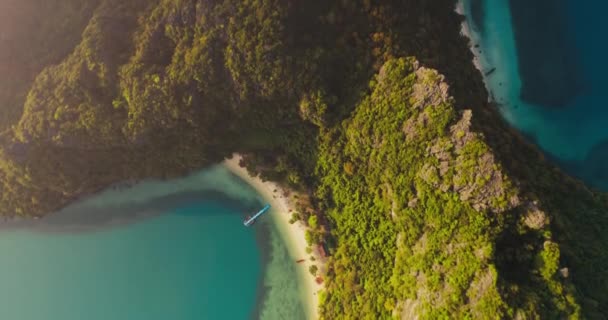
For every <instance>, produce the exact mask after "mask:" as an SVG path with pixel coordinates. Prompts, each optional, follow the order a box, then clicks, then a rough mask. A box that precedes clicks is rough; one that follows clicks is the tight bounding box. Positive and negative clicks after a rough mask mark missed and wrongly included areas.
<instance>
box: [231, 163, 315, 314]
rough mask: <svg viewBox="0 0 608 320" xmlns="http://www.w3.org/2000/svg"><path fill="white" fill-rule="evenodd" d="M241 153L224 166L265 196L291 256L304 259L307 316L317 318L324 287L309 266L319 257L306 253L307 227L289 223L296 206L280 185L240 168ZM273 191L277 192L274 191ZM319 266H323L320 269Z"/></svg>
mask: <svg viewBox="0 0 608 320" xmlns="http://www.w3.org/2000/svg"><path fill="white" fill-rule="evenodd" d="M240 161H241V156H240V155H238V154H235V155H234V156H233V157H232V158H231V159H227V160H225V161H224V163H223V164H224V166H225V167H226V168H228V169H229V170H230V171H231V172H233V173H234V174H236V175H237V176H239V177H240V178H241V179H243V180H244V181H246V182H247V183H249V184H250V185H251V186H252V187H253V188H254V189H256V190H257V192H258V193H259V194H260V195H262V196H263V197H264V199H265V200H266V201H268V203H270V205H271V206H272V208H273V211H272V213H273V214H272V217H273V220H274V221H275V223H276V224H277V226H278V229H279V231H280V233H281V236H282V237H283V239H285V242H286V243H287V248H288V250H289V253H290V255H291V256H292V257H293V259H294V263H296V260H299V259H306V261H304V262H303V263H300V264H298V272H299V273H300V279H301V281H302V284H303V286H304V288H305V292H304V294H305V297H304V298H305V301H306V303H307V308H308V316H309V318H310V319H318V318H319V314H318V307H319V299H318V293H319V291H320V290H322V289H323V285H322V284H321V285H320V284H318V283H317V282H316V281H315V277H313V276H312V275H311V274H310V273H309V271H308V269H309V267H310V266H311V265H312V264H319V260H318V259H317V261H315V262H312V261H310V256H311V254H307V253H306V247H307V244H306V238H305V237H304V234H305V231H306V227H305V226H304V225H303V224H302V223H301V222H300V221H297V222H296V223H294V224H290V223H289V219H290V218H291V212H290V210H292V211H295V207H294V206H293V205H292V204H291V203H290V200H289V199H288V198H286V197H285V196H283V188H281V187H280V186H279V185H278V184H276V183H274V182H271V181H262V179H260V178H259V177H257V176H256V177H253V176H251V175H250V174H249V173H248V172H247V169H245V168H243V167H241V166H240V165H239V162H240ZM275 191H276V192H275ZM320 269H322V268H320Z"/></svg>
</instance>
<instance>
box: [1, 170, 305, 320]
mask: <svg viewBox="0 0 608 320" xmlns="http://www.w3.org/2000/svg"><path fill="white" fill-rule="evenodd" d="M259 204H260V199H258V196H257V194H256V193H255V192H254V191H253V190H252V189H250V188H249V187H248V186H247V185H245V184H244V183H242V182H241V181H239V180H238V179H237V178H236V177H234V176H232V175H231V174H230V173H229V172H227V171H226V170H225V169H224V168H221V167H216V168H212V169H210V170H207V171H204V172H200V173H198V174H196V175H193V176H191V177H188V178H185V179H180V180H174V181H169V182H147V183H143V184H141V185H138V186H135V187H132V188H128V189H123V190H111V191H107V192H104V193H101V194H99V195H97V196H95V197H93V198H90V199H88V200H85V201H83V202H81V203H79V204H77V205H73V206H71V207H69V208H67V209H66V210H63V211H62V212H59V213H57V214H54V215H52V216H50V217H49V218H45V219H42V220H40V221H36V222H35V223H31V222H22V223H12V224H11V225H9V226H4V227H3V228H2V229H1V230H0V256H1V257H2V263H0V319H19V320H38V319H40V320H72V319H74V320H76V319H78V320H80V319H90V320H96V319H100V320H101V319H103V320H107V319H129V320H138V319H146V320H154V319H163V320H164V319H251V318H262V319H287V318H288V319H302V318H305V317H304V311H303V310H304V308H303V307H302V301H301V299H300V296H301V295H300V291H299V289H300V288H299V284H298V282H297V281H296V280H297V275H296V270H295V266H294V262H293V259H292V258H291V257H290V256H289V254H288V252H287V249H286V247H285V245H283V241H282V239H281V238H280V237H279V236H278V232H277V229H276V227H275V226H274V225H273V224H272V223H270V221H271V219H270V217H265V218H267V219H265V220H264V221H262V223H260V224H256V225H255V228H244V227H243V225H242V217H243V211H245V210H249V209H251V208H256V207H257V206H259ZM286 317H287V318H286Z"/></svg>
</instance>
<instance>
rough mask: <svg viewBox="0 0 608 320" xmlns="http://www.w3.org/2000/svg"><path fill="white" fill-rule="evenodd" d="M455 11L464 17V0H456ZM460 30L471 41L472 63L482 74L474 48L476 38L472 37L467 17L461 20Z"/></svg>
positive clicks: (477, 54)
mask: <svg viewBox="0 0 608 320" xmlns="http://www.w3.org/2000/svg"><path fill="white" fill-rule="evenodd" d="M455 11H456V13H458V14H460V15H462V16H465V17H466V12H465V9H464V2H463V0H460V1H458V3H457V4H456V9H455ZM460 32H461V33H462V34H463V35H464V36H465V37H467V38H468V39H469V40H470V41H471V43H470V46H469V48H470V49H471V52H472V53H473V64H474V65H475V67H476V68H477V70H479V71H480V72H481V73H482V75H483V72H484V71H483V68H482V66H481V61H480V60H479V53H478V52H477V51H476V50H475V41H476V39H474V38H473V37H472V33H471V27H470V26H469V21H468V18H466V19H465V20H464V21H463V22H462V26H461V29H460Z"/></svg>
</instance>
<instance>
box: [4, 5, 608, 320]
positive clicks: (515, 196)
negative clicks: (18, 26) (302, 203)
mask: <svg viewBox="0 0 608 320" xmlns="http://www.w3.org/2000/svg"><path fill="white" fill-rule="evenodd" d="M27 1H34V0H27ZM27 1H24V3H27ZM86 3H87V4H88V5H89V6H90V7H89V6H87V7H86V8H89V9H88V10H90V11H87V12H90V17H91V18H90V20H89V21H88V22H87V23H86V24H87V25H86V27H82V30H81V31H82V39H81V41H80V43H78V44H73V43H72V42H70V41H66V43H64V44H63V46H65V47H70V46H72V47H73V50H72V51H71V53H69V54H67V55H62V54H60V53H57V57H59V58H55V60H52V61H51V60H49V61H50V62H48V65H46V67H45V68H43V69H44V70H42V68H41V70H40V72H39V74H38V75H37V77H35V79H34V80H31V82H28V81H29V80H28V81H25V82H23V83H26V86H29V87H30V88H29V94H28V95H27V96H26V97H25V96H24V97H22V99H21V100H19V101H22V103H21V104H20V105H16V104H14V103H6V104H5V103H4V102H2V103H3V105H2V109H3V111H7V112H9V113H10V114H12V115H13V118H11V120H10V121H8V122H9V123H8V124H7V125H6V126H3V127H2V128H3V131H2V133H1V134H0V213H2V214H3V215H7V216H15V215H23V216H39V215H43V214H48V213H50V212H52V211H54V210H56V209H58V208H60V207H62V206H65V205H66V204H67V203H69V202H70V201H74V200H75V199H77V198H78V197H80V196H83V195H87V194H90V193H92V192H95V191H97V190H99V189H101V188H104V187H107V186H109V185H111V184H113V183H116V182H119V181H124V180H138V179H143V178H152V177H155V178H169V177H175V176H180V175H184V174H187V173H188V172H191V171H192V170H194V169H197V168H201V167H203V166H205V165H208V164H210V163H213V162H217V161H219V160H221V159H222V158H223V157H224V156H227V155H230V154H232V153H233V152H235V151H238V152H245V153H249V154H251V156H250V157H248V159H249V166H250V167H252V168H257V170H258V171H262V172H263V173H264V175H265V176H266V177H268V178H272V179H276V180H283V181H285V182H287V183H289V184H290V185H292V187H293V188H301V189H302V190H305V191H309V193H310V195H311V196H312V197H311V201H310V203H311V205H310V207H309V208H305V209H306V210H302V212H303V214H302V217H301V218H303V219H305V220H308V219H309V218H310V217H311V216H312V215H316V216H317V217H318V221H319V222H320V223H319V228H317V230H315V231H314V232H312V233H310V234H309V236H308V237H309V239H310V240H311V242H325V243H326V244H327V248H328V251H329V253H330V254H331V258H330V262H329V265H330V266H331V269H330V271H329V273H328V276H329V277H328V279H327V284H328V286H327V288H328V290H327V292H326V294H325V295H324V296H322V297H321V299H322V302H323V303H322V310H321V311H322V315H323V316H324V317H325V318H327V319H340V318H355V319H361V318H365V319H378V318H386V317H390V316H391V315H392V316H396V317H399V316H402V317H406V318H407V317H408V316H417V317H419V318H437V317H445V316H448V315H455V316H458V317H460V318H467V317H471V318H497V317H503V318H528V317H530V318H533V317H541V318H550V319H552V318H558V317H566V316H568V317H571V318H579V317H586V318H598V319H600V318H602V315H604V314H607V313H608V310H607V309H606V306H607V305H608V297H606V295H605V294H604V293H605V292H606V290H607V289H608V271H606V269H605V268H602V267H601V266H604V265H606V264H608V233H606V232H605V231H604V229H605V228H606V226H608V202H607V200H608V197H606V195H605V194H602V193H597V192H594V191H592V190H589V189H588V188H587V187H585V186H584V185H583V184H582V183H580V182H579V181H576V180H574V179H572V178H569V177H567V176H566V175H564V174H563V173H562V172H561V171H560V170H559V169H557V168H556V167H555V166H553V165H552V164H550V163H548V162H547V161H546V160H545V159H544V158H543V156H542V154H541V153H540V152H539V151H538V150H537V149H536V148H535V147H534V146H531V145H529V144H527V143H526V142H525V141H524V140H523V139H522V138H521V137H520V136H519V135H518V134H517V133H516V132H514V131H513V130H512V129H511V128H509V127H508V126H507V125H506V124H505V122H504V121H503V120H502V119H501V118H500V115H499V113H498V112H497V110H496V109H494V107H493V106H491V105H488V104H487V100H488V99H487V92H486V91H485V89H484V86H483V82H482V77H481V74H480V73H479V71H477V70H476V69H475V68H474V66H473V64H472V56H471V53H470V51H469V49H468V39H466V38H464V37H463V36H462V35H460V34H459V30H460V23H461V21H462V17H459V16H458V15H457V14H456V13H455V12H454V10H453V8H454V5H455V1H452V0H434V1H426V0H412V1H407V2H404V1H389V0H386V1H380V2H378V3H373V4H372V3H371V2H368V1H361V2H360V3H359V2H348V1H346V2H345V1H339V2H327V1H320V0H319V1H317V0H313V1H306V2H303V3H293V2H284V1H278V0H247V1H231V0H204V1H203V0H200V1H198V0H157V1H130V2H127V3H125V2H124V1H118V0H101V1H90V2H86ZM28 4H31V3H28ZM28 10H33V9H32V8H30V9H28ZM53 21H54V20H49V23H50V24H54V23H57V22H53ZM32 45H34V44H32ZM3 48H4V47H0V50H3ZM20 50H22V51H23V50H25V49H20ZM0 57H2V55H0ZM404 57H415V58H404ZM0 63H1V62H0ZM37 70H38V69H37ZM435 70H436V71H435ZM36 72H38V71H36ZM28 79H30V78H28ZM31 79H33V77H31ZM3 85H4V82H2V83H0V86H3ZM2 89H3V90H4V89H5V87H2ZM0 91H1V90H0ZM1 92H6V91H1ZM14 101H17V100H14ZM8 109H10V110H8ZM19 114H22V116H21V118H20V120H18V121H17V120H16V119H15V117H14V115H19ZM313 220H314V219H313Z"/></svg>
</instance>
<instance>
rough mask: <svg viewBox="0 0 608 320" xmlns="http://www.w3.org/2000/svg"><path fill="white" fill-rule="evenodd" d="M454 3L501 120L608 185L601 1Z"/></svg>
mask: <svg viewBox="0 0 608 320" xmlns="http://www.w3.org/2000/svg"><path fill="white" fill-rule="evenodd" d="M462 4H463V5H464V14H465V16H466V20H467V24H468V25H469V27H470V29H471V38H472V43H473V45H476V46H477V47H476V48H473V50H474V51H475V53H476V54H477V55H478V58H479V62H480V65H481V68H482V71H483V72H484V73H490V71H492V70H493V69H494V71H492V72H491V73H490V74H489V75H487V76H486V77H485V80H486V86H487V87H488V91H490V93H491V96H492V98H493V100H494V101H495V102H497V103H498V105H499V108H500V111H501V113H502V114H503V116H504V118H505V119H506V120H507V121H508V122H509V123H510V124H511V125H512V126H514V127H515V128H517V129H518V130H520V131H521V132H522V133H523V134H524V135H525V136H527V137H528V138H529V139H530V140H531V141H532V142H534V143H536V144H537V145H538V146H539V147H540V148H541V149H542V150H543V151H544V152H545V153H546V154H547V155H548V156H549V157H550V158H551V159H552V160H554V161H555V162H556V163H558V164H559V165H560V166H561V167H562V168H563V169H564V170H565V171H567V172H568V173H570V174H572V175H574V176H577V177H579V178H581V179H583V180H584V181H585V182H587V183H588V184H589V185H592V186H594V187H597V188H601V189H604V190H608V90H606V85H607V81H606V76H607V75H608V59H606V53H607V52H608V44H607V43H606V42H605V41H604V35H605V31H606V30H608V25H607V22H606V19H605V18H604V15H605V12H606V11H607V10H608V2H606V1H591V0H583V1H580V0H535V1H525V0H463V2H462ZM526 81H527V82H526ZM524 83H527V84H528V86H526V85H525V84H524Z"/></svg>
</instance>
